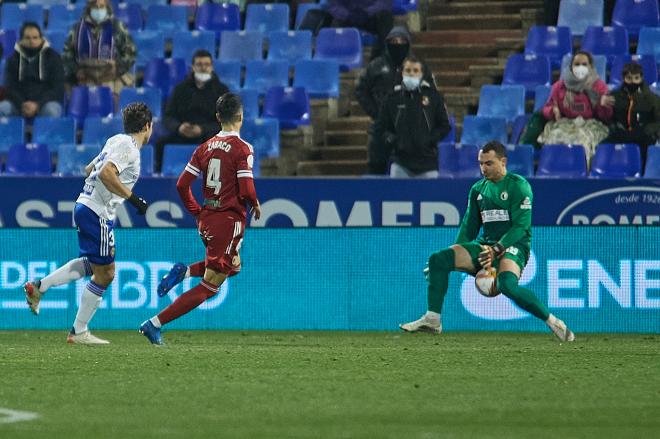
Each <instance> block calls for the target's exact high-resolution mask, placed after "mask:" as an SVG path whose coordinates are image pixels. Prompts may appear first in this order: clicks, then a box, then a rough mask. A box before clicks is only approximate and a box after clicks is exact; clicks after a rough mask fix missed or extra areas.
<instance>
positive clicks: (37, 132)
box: [32, 116, 76, 149]
mask: <svg viewBox="0 0 660 439" xmlns="http://www.w3.org/2000/svg"><path fill="white" fill-rule="evenodd" d="M32 142H34V143H45V144H47V145H59V144H61V143H75V142H76V122H75V120H74V119H73V118H72V117H56V118H53V117H41V116H37V117H35V118H34V123H33V125H32ZM53 149H55V148H53Z"/></svg>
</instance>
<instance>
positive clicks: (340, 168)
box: [297, 159, 367, 176]
mask: <svg viewBox="0 0 660 439" xmlns="http://www.w3.org/2000/svg"><path fill="white" fill-rule="evenodd" d="M366 172H367V160H366V159H365V160H327V161H316V160H314V161H303V162H299V163H298V172H297V175H338V176H350V175H362V174H365V173H366Z"/></svg>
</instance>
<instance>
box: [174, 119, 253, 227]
mask: <svg viewBox="0 0 660 439" xmlns="http://www.w3.org/2000/svg"><path fill="white" fill-rule="evenodd" d="M253 163H254V156H253V150H252V146H251V145H250V144H249V143H247V142H245V141H243V139H241V138H240V136H239V134H238V133H237V132H229V131H220V132H219V133H218V134H216V135H215V136H213V137H211V138H210V139H209V140H207V141H206V142H204V143H202V144H201V145H199V146H198V147H197V149H196V150H195V152H194V153H193V155H192V157H191V158H190V162H188V164H187V165H186V167H185V169H184V170H183V172H182V173H181V175H180V176H179V181H178V182H177V190H178V191H179V195H180V196H181V200H182V201H183V204H184V206H185V207H186V209H188V211H189V212H190V213H191V214H192V215H193V216H198V215H199V213H200V212H201V210H202V209H210V210H216V211H224V212H234V213H237V214H238V215H240V216H241V218H243V219H245V217H246V210H245V203H246V202H248V203H250V204H251V205H252V206H254V205H255V204H256V203H257V196H256V193H255V190H254V181H253V176H252V164H253ZM200 174H202V177H203V181H202V193H203V194H204V202H203V205H202V206H200V205H199V204H198V203H197V201H196V200H195V198H194V197H193V195H192V192H191V191H190V184H191V183H192V181H193V180H194V179H195V178H196V177H197V176H198V175H200Z"/></svg>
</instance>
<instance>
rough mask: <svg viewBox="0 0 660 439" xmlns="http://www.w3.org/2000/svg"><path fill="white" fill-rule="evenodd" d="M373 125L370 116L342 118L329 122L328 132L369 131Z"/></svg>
mask: <svg viewBox="0 0 660 439" xmlns="http://www.w3.org/2000/svg"><path fill="white" fill-rule="evenodd" d="M369 125H371V118H370V117H369V116H352V117H340V118H337V119H330V120H328V127H327V129H328V130H331V131H336V130H349V131H355V130H365V131H366V130H367V129H368V128H369Z"/></svg>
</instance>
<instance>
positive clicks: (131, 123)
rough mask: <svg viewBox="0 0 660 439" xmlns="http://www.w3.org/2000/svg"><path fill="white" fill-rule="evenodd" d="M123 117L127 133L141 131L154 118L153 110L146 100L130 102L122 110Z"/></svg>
mask: <svg viewBox="0 0 660 439" xmlns="http://www.w3.org/2000/svg"><path fill="white" fill-rule="evenodd" d="M121 117H122V121H123V122H124V132H125V133H126V134H133V133H139V132H140V131H142V130H143V129H144V127H145V126H146V125H147V124H148V123H150V122H151V120H152V119H153V116H152V114H151V110H150V109H149V107H147V104H145V103H144V102H133V103H132V104H128V105H127V106H126V108H124V110H123V111H122V112H121Z"/></svg>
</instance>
